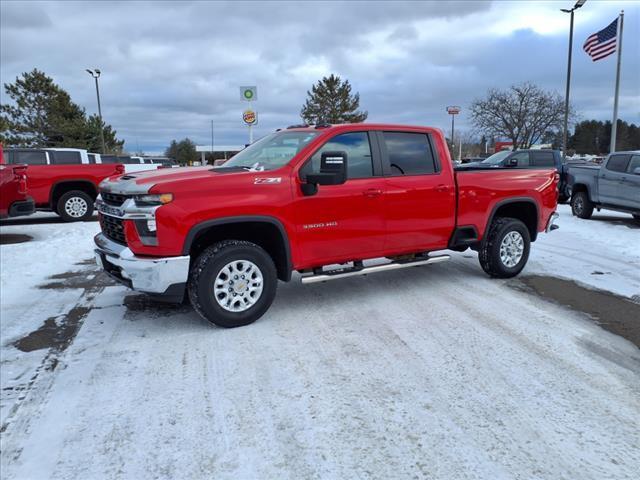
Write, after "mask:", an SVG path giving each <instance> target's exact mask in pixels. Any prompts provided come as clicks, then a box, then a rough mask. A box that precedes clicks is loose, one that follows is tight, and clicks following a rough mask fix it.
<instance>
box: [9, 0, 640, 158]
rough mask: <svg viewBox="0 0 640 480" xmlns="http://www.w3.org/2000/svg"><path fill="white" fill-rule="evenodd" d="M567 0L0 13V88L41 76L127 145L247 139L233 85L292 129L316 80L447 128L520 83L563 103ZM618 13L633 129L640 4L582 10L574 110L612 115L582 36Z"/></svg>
mask: <svg viewBox="0 0 640 480" xmlns="http://www.w3.org/2000/svg"><path fill="white" fill-rule="evenodd" d="M573 3H574V1H573V0H566V1H549V2H541V1H524V0H523V1H513V2H508V1H493V2H492V1H471V2H436V1H431V2H429V1H427V2H415V3H414V2H407V3H403V2H382V1H377V2H356V1H351V2H344V3H342V2H337V1H330V2H302V1H300V2H293V1H291V2H278V3H276V2H273V3H269V2H247V3H240V2H233V3H232V2H229V3H227V2H207V1H193V2H188V1H183V2H175V3H174V2H168V1H161V2H140V3H137V2H126V3H124V2H122V3H118V2H104V1H100V2H87V3H83V2H74V1H60V2H12V1H6V0H2V2H1V3H0V9H1V11H0V14H1V15H0V17H1V22H2V23H1V29H0V32H1V33H0V41H1V42H0V45H1V47H0V48H1V50H0V54H1V59H0V60H1V65H0V66H1V68H0V80H1V81H2V83H6V82H13V81H14V80H15V77H16V76H17V75H19V74H20V73H22V72H25V71H30V70H32V69H33V68H34V67H35V68H39V69H41V70H43V71H45V72H46V73H47V74H48V75H50V76H51V77H53V78H54V80H55V81H56V82H57V83H58V84H59V85H61V86H62V87H63V88H65V89H66V90H67V91H68V92H69V93H70V94H71V97H72V99H73V100H74V101H75V102H76V103H79V104H80V105H82V106H84V107H85V108H86V110H87V112H88V113H93V112H95V111H96V109H97V107H96V100H95V89H94V84H93V80H92V79H91V78H90V77H89V75H88V74H87V73H86V72H85V68H89V67H92V68H93V67H98V68H100V69H101V70H102V72H103V74H102V77H101V79H100V87H101V97H102V110H103V115H104V118H105V121H106V122H107V123H110V124H111V125H113V126H114V128H115V129H116V130H117V131H118V134H119V136H120V137H122V138H124V139H125V140H126V148H128V149H129V150H130V151H135V150H136V149H137V148H140V149H142V150H144V151H146V152H159V151H162V150H164V148H165V147H166V146H167V144H168V143H169V142H170V140H171V139H173V138H177V139H180V138H184V137H186V136H188V137H190V138H192V139H193V140H194V141H195V142H196V143H199V144H209V143H210V136H211V133H210V132H211V130H210V125H211V120H213V121H214V129H215V143H217V144H241V143H244V142H245V141H246V139H247V129H246V127H243V124H242V120H241V115H242V111H243V109H244V107H246V104H245V103H243V102H241V101H240V98H239V91H238V87H239V86H240V85H257V86H258V101H257V102H255V109H256V110H257V111H258V115H259V125H258V126H257V127H256V134H257V136H260V135H263V134H265V133H268V132H270V131H273V130H274V129H275V128H278V127H282V126H286V125H290V124H293V123H299V121H300V117H299V112H300V107H301V106H302V104H303V103H304V100H305V97H306V91H307V90H308V89H309V88H310V87H311V85H312V84H313V83H314V82H315V81H317V80H318V79H319V78H321V77H322V76H323V75H328V74H330V73H336V74H338V75H340V76H342V77H344V78H347V79H349V81H350V82H351V84H352V86H353V88H354V90H355V91H358V92H359V93H360V98H361V108H363V109H365V110H368V111H369V121H376V122H394V123H408V124H421V125H433V126H437V127H440V128H444V129H447V128H449V124H450V123H449V122H450V120H449V118H448V116H447V114H446V111H445V107H446V106H447V105H452V104H453V105H460V106H461V107H462V114H461V115H459V118H458V120H459V121H458V124H459V125H461V127H462V128H463V129H470V128H471V124H470V122H469V118H468V117H467V115H466V112H468V108H467V107H468V105H469V103H470V102H471V101H472V100H473V99H474V98H476V97H478V96H481V95H483V94H484V93H485V92H486V90H487V89H488V88H491V87H506V86H509V85H511V84H514V83H518V82H522V81H525V80H530V81H533V82H535V83H537V84H539V85H540V86H542V87H544V88H545V89H549V90H556V91H558V92H559V93H562V94H564V93H563V92H564V86H565V75H566V55H567V45H568V38H567V37H568V27H569V15H567V14H564V13H561V12H560V11H559V9H560V8H566V7H571V6H572V5H573ZM621 9H624V10H625V23H624V45H623V63H622V86H621V94H620V104H621V106H620V117H621V118H623V119H625V120H627V121H631V122H634V123H639V122H640V2H638V1H635V2H632V1H617V0H609V1H596V0H588V1H587V3H586V5H585V6H584V7H583V8H581V9H580V10H578V11H577V12H576V17H575V37H574V62H573V81H572V92H571V99H572V101H573V103H574V104H575V106H576V108H577V110H578V112H579V115H580V117H581V118H583V119H590V118H597V119H601V120H607V119H610V118H611V115H612V105H613V90H614V78H615V56H610V57H609V58H607V59H605V60H601V61H599V62H596V63H592V62H591V59H590V58H589V57H587V56H586V54H585V53H584V52H583V51H582V49H581V47H582V43H583V42H584V40H585V39H586V37H588V36H589V35H590V34H592V33H594V32H596V31H597V30H600V29H602V28H604V27H605V26H607V25H608V24H609V23H610V22H611V21H612V20H614V19H615V18H616V16H617V14H618V13H619V11H620V10H621ZM0 100H1V101H2V102H5V101H7V97H6V95H5V94H4V91H3V92H2V94H1V96H0Z"/></svg>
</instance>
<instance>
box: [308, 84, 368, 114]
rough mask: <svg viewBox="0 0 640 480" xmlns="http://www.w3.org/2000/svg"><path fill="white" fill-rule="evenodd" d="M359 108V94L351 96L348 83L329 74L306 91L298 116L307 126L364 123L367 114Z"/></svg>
mask: <svg viewBox="0 0 640 480" xmlns="http://www.w3.org/2000/svg"><path fill="white" fill-rule="evenodd" d="M359 106H360V94H358V93H356V94H354V95H352V94H351V84H350V83H349V81H348V80H344V81H342V80H340V77H339V76H337V75H333V74H331V75H330V76H329V77H323V78H322V80H319V81H318V83H316V84H315V85H313V86H312V87H311V91H308V90H307V100H306V102H305V104H304V105H303V107H302V110H301V111H300V116H301V117H302V119H303V120H304V121H305V122H306V123H308V124H318V123H359V122H364V121H365V120H366V119H367V116H368V112H366V111H364V112H362V111H359V110H358V107H359Z"/></svg>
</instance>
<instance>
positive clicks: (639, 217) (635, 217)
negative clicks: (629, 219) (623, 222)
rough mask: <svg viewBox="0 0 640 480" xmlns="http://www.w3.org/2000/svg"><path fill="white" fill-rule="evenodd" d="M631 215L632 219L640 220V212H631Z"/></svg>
mask: <svg viewBox="0 0 640 480" xmlns="http://www.w3.org/2000/svg"><path fill="white" fill-rule="evenodd" d="M631 215H633V219H634V220H636V221H638V222H640V213H632V214H631Z"/></svg>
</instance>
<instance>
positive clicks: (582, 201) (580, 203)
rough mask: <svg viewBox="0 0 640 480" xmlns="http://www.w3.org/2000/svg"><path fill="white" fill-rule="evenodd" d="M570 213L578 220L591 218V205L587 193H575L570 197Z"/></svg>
mask: <svg viewBox="0 0 640 480" xmlns="http://www.w3.org/2000/svg"><path fill="white" fill-rule="evenodd" d="M571 213H573V214H574V215H575V216H576V217H578V218H591V215H592V214H593V203H591V200H589V195H587V192H577V193H574V194H573V196H572V197H571Z"/></svg>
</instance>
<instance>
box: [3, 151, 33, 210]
mask: <svg viewBox="0 0 640 480" xmlns="http://www.w3.org/2000/svg"><path fill="white" fill-rule="evenodd" d="M3 159H4V152H3V149H2V145H1V144H0V218H7V217H17V216H21V215H31V214H32V213H33V212H34V211H35V206H34V203H33V200H32V199H31V198H29V196H28V191H27V166H26V165H4V164H3V163H4V161H3Z"/></svg>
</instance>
